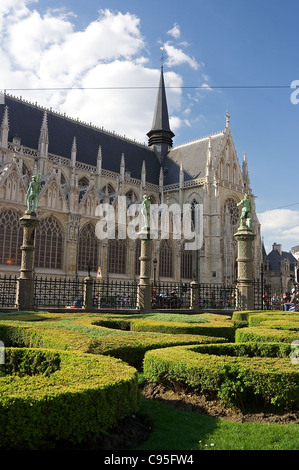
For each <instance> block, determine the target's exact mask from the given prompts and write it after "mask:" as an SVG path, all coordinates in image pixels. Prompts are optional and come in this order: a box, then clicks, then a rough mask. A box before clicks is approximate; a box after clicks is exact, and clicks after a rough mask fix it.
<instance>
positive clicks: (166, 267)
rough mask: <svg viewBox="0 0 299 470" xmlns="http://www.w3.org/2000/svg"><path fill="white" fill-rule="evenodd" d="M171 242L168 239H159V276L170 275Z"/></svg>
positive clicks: (171, 263) (171, 264)
mask: <svg viewBox="0 0 299 470" xmlns="http://www.w3.org/2000/svg"><path fill="white" fill-rule="evenodd" d="M172 256H173V255H172V244H171V241H170V240H161V243H160V256H159V259H160V263H159V275H160V277H172V266H173V262H172Z"/></svg>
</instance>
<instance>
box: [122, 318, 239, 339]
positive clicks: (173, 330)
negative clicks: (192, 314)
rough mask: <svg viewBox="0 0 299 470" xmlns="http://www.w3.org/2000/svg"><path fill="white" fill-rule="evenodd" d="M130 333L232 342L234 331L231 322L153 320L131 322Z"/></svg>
mask: <svg viewBox="0 0 299 470" xmlns="http://www.w3.org/2000/svg"><path fill="white" fill-rule="evenodd" d="M131 330H132V331H147V332H149V331H153V332H159V333H167V334H175V335H176V334H186V335H188V334H192V335H206V336H214V337H222V338H226V339H228V340H229V341H233V340H234V336H235V329H234V325H233V323H232V322H228V321H222V322H220V321H215V322H210V323H199V324H193V323H181V322H161V321H155V320H146V319H145V320H133V321H131Z"/></svg>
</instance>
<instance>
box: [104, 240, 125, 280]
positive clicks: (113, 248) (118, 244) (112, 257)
mask: <svg viewBox="0 0 299 470" xmlns="http://www.w3.org/2000/svg"><path fill="white" fill-rule="evenodd" d="M126 255H127V245H126V240H125V239H118V232H117V231H116V237H115V239H110V240H109V242H108V271H109V273H112V274H126Z"/></svg>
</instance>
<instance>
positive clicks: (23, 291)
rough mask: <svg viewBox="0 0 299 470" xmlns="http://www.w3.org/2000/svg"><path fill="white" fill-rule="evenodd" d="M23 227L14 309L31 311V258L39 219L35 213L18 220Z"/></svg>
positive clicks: (32, 289)
mask: <svg viewBox="0 0 299 470" xmlns="http://www.w3.org/2000/svg"><path fill="white" fill-rule="evenodd" d="M20 223H21V225H22V227H23V245H22V246H21V250H22V261H21V269H20V277H19V278H18V280H17V281H18V282H17V295H16V307H17V308H18V309H19V310H32V309H33V307H34V278H33V257H34V250H35V247H34V238H35V228H36V227H37V225H38V224H39V219H38V218H37V216H36V213H35V212H31V213H28V214H24V215H23V217H21V219H20Z"/></svg>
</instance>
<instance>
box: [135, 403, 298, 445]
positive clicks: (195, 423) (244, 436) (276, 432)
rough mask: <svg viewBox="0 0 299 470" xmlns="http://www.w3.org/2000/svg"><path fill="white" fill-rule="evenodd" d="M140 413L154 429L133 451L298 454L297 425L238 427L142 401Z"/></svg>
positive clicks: (231, 422) (235, 423) (161, 404)
mask: <svg viewBox="0 0 299 470" xmlns="http://www.w3.org/2000/svg"><path fill="white" fill-rule="evenodd" d="M140 412H141V413H142V414H145V415H146V416H147V417H148V418H149V419H150V421H151V423H152V425H153V429H152V433H151V436H150V438H149V439H148V440H147V441H146V442H144V443H143V444H142V445H141V446H139V447H138V449H136V450H201V449H203V450H298V449H299V439H298V425H297V424H276V423H273V424H272V423H270V424H268V423H239V422H233V421H228V420H223V419H218V418H213V417H210V416H206V415H201V414H199V413H195V412H190V411H182V410H178V409H176V408H174V407H173V406H171V405H168V404H167V403H164V402H160V401H157V400H150V399H145V398H142V401H141V408H140Z"/></svg>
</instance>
